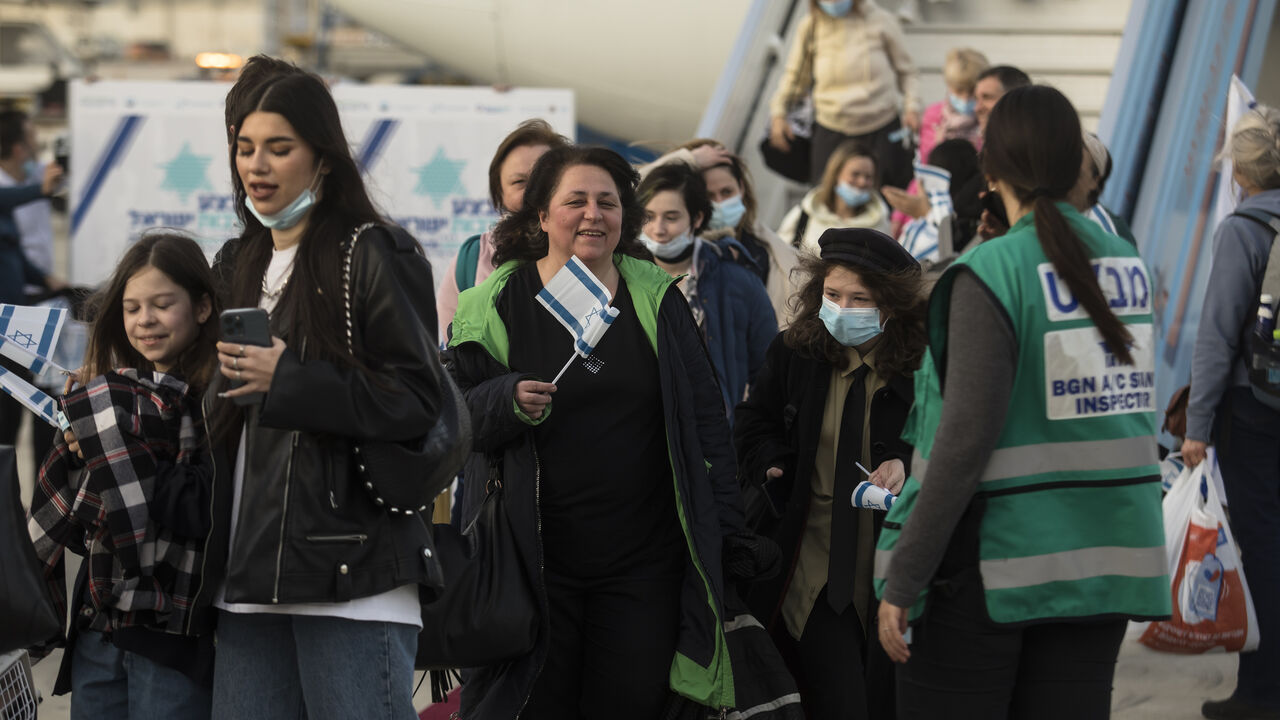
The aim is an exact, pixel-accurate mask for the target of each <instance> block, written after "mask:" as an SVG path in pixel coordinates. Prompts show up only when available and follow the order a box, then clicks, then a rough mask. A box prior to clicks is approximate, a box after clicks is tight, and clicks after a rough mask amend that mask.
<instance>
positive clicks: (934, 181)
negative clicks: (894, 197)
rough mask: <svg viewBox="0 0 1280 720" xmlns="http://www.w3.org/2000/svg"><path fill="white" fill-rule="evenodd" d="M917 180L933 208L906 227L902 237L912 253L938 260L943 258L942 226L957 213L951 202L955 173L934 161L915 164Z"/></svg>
mask: <svg viewBox="0 0 1280 720" xmlns="http://www.w3.org/2000/svg"><path fill="white" fill-rule="evenodd" d="M915 172H916V182H918V183H919V184H920V187H921V188H923V189H924V194H925V197H927V198H928V199H929V212H928V213H927V214H926V215H925V216H924V217H922V218H916V219H915V220H912V221H911V222H910V223H907V225H906V227H904V228H903V229H902V236H901V238H900V241H901V243H902V246H903V247H904V248H906V249H907V252H909V253H911V256H912V257H914V258H915V259H916V260H918V261H920V262H925V261H929V262H936V261H938V260H940V259H942V258H941V252H942V248H941V245H942V242H941V238H940V237H939V235H940V232H939V231H940V229H941V227H942V225H943V224H944V223H946V222H947V220H948V218H950V217H951V216H952V215H954V214H955V207H954V206H953V205H952V203H951V173H949V172H947V171H946V170H944V169H942V168H940V167H936V166H934V165H925V164H923V163H916V164H915Z"/></svg>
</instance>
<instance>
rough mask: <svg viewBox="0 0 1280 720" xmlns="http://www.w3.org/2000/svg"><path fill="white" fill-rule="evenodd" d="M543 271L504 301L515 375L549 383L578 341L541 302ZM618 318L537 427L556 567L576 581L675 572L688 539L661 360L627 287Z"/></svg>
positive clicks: (572, 370) (518, 283) (523, 279)
mask: <svg viewBox="0 0 1280 720" xmlns="http://www.w3.org/2000/svg"><path fill="white" fill-rule="evenodd" d="M540 290H542V280H541V278H540V277H539V275H538V269H537V266H536V265H535V264H534V263H527V264H525V265H524V266H522V267H520V268H519V269H517V270H516V271H515V272H514V273H512V275H511V278H510V279H509V280H508V282H507V287H506V289H505V290H504V291H503V293H502V295H501V297H500V298H499V300H498V314H499V315H500V316H501V317H502V319H503V321H504V322H505V323H506V326H507V334H508V337H509V339H510V343H511V352H510V356H509V360H510V365H511V369H512V370H514V371H518V372H525V373H531V374H534V375H537V376H538V378H540V379H542V380H544V381H548V382H549V381H551V380H552V379H553V378H554V377H555V376H556V373H558V372H560V368H562V367H564V364H565V361H566V360H568V359H569V356H570V355H572V354H573V336H572V335H571V334H570V333H569V332H568V331H567V330H566V329H565V328H564V326H563V325H561V324H560V323H559V321H557V320H556V319H555V318H554V317H552V315H551V313H550V312H548V311H547V309H546V308H544V307H543V306H542V304H541V303H539V302H538V301H537V299H536V296H537V294H538V291H540ZM613 305H614V307H616V308H617V309H618V311H619V315H618V317H617V319H616V320H614V322H613V324H612V325H611V326H610V328H609V330H608V332H606V333H605V334H604V337H603V338H601V340H600V342H599V343H598V344H597V345H596V348H595V351H594V352H592V353H591V355H590V356H588V357H586V358H580V357H575V358H574V361H573V363H572V364H571V365H570V366H569V369H568V370H567V371H565V373H564V376H563V377H561V378H560V381H559V382H558V383H557V384H556V387H557V390H556V392H555V393H554V394H553V395H552V403H551V415H550V416H549V417H548V418H547V419H546V420H544V421H543V422H542V423H541V424H539V425H537V426H536V427H535V428H534V437H535V440H536V443H537V448H538V456H539V464H540V465H541V508H542V541H543V548H544V554H545V558H546V563H547V566H548V568H550V569H553V570H556V571H558V572H560V573H563V574H569V575H572V576H578V577H598V576H602V575H613V574H616V573H618V572H622V571H627V570H630V569H634V568H637V567H639V568H646V569H661V571H662V572H664V573H666V572H679V571H681V569H682V568H683V567H684V557H685V555H686V554H687V553H685V552H684V550H683V548H684V536H683V533H682V531H681V529H680V524H679V519H678V517H677V515H676V507H675V485H674V481H673V479H672V471H671V462H670V459H669V456H668V451H667V437H666V429H665V428H666V423H665V421H664V418H663V408H662V388H661V384H660V379H659V375H658V359H657V355H656V353H655V352H654V349H653V346H652V345H651V344H650V343H649V339H648V337H647V336H646V335H645V332H644V328H643V327H642V326H641V325H640V320H639V318H637V317H636V311H635V307H634V306H633V305H632V303H631V295H630V293H629V292H628V291H627V288H626V283H625V281H623V280H621V279H619V282H618V292H617V293H616V294H615V296H614V301H613Z"/></svg>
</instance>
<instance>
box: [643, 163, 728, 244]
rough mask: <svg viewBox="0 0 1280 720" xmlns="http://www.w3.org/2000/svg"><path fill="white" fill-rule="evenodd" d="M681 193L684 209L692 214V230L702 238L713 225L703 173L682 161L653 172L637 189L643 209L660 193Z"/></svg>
mask: <svg viewBox="0 0 1280 720" xmlns="http://www.w3.org/2000/svg"><path fill="white" fill-rule="evenodd" d="M668 190H670V191H672V192H675V193H679V195H680V197H681V199H683V200H684V209H685V211H686V212H688V213H689V231H690V232H691V233H693V234H694V235H695V236H697V235H701V234H702V231H703V230H705V229H706V228H707V224H708V223H710V222H711V199H710V198H708V197H707V183H706V181H705V180H703V179H702V173H701V172H699V171H697V170H694V169H693V168H691V167H689V166H688V165H686V164H684V163H682V162H673V163H667V164H666V165H659V166H658V167H656V168H654V169H652V170H650V171H649V174H648V175H646V176H645V177H644V180H642V181H640V187H639V188H637V189H636V195H637V202H639V203H640V207H641V209H643V208H645V207H648V205H649V202H650V201H651V200H653V198H654V196H655V195H657V194H658V193H660V192H666V191H668Z"/></svg>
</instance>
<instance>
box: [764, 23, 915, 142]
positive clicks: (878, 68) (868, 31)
mask: <svg viewBox="0 0 1280 720" xmlns="http://www.w3.org/2000/svg"><path fill="white" fill-rule="evenodd" d="M810 28H812V29H813V45H814V53H813V73H812V78H813V104H814V115H815V119H816V120H817V122H818V124H819V125H821V126H823V127H824V128H827V129H828V130H835V131H837V132H841V133H844V134H845V135H862V134H865V133H869V132H872V131H874V130H878V129H880V128H882V127H884V126H885V125H887V124H888V123H889V122H890V121H892V120H893V119H894V118H895V117H898V115H899V113H901V112H910V111H913V110H914V111H916V112H919V110H920V101H919V96H920V94H919V87H920V75H919V73H918V72H917V71H916V66H915V64H914V63H913V62H912V61H911V56H910V55H908V54H907V50H906V46H905V43H904V38H903V34H902V26H901V25H899V24H898V20H897V18H895V17H894V16H893V14H891V13H890V12H888V11H887V10H884V9H883V8H881V7H879V6H877V5H876V4H875V3H874V2H871V0H862V1H861V2H859V3H857V6H856V7H855V8H854V10H853V11H852V12H850V13H849V14H848V15H846V16H844V17H841V18H833V17H831V16H829V15H827V14H825V13H823V12H817V13H816V14H815V13H812V12H811V13H810V14H808V15H806V16H805V17H804V19H803V20H801V21H800V27H799V28H798V29H797V31H796V38H795V42H794V43H792V45H791V53H790V55H789V56H788V57H787V66H786V68H785V69H784V70H783V73H782V79H781V81H779V83H778V91H777V92H776V93H774V96H773V102H772V103H771V104H770V108H769V110H770V114H771V115H772V116H773V117H782V116H784V115H786V113H787V105H788V102H789V101H790V100H791V99H792V98H793V97H797V96H801V95H802V94H803V93H804V92H805V91H806V90H807V88H804V87H800V86H799V83H801V82H803V81H804V80H805V78H807V77H809V76H810V73H809V71H808V70H807V69H806V68H805V67H804V65H805V60H806V56H807V54H808V53H807V52H806V49H805V46H806V39H807V38H808V37H809V32H810Z"/></svg>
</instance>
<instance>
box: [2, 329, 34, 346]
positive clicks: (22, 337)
mask: <svg viewBox="0 0 1280 720" xmlns="http://www.w3.org/2000/svg"><path fill="white" fill-rule="evenodd" d="M9 339H10V340H12V341H13V342H14V343H15V344H17V345H21V346H22V347H24V348H27V349H31V348H33V347H35V346H36V345H38V344H39V343H37V342H36V339H35V338H33V337H31V333H24V332H21V331H18V330H15V331H13V334H12V335H10V336H9Z"/></svg>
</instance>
